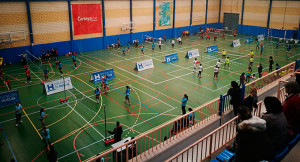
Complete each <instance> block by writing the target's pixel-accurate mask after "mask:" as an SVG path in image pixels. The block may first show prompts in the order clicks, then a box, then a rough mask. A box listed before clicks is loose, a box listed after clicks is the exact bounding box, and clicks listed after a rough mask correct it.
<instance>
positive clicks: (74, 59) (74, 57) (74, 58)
mask: <svg viewBox="0 0 300 162" xmlns="http://www.w3.org/2000/svg"><path fill="white" fill-rule="evenodd" d="M72 60H73V64H74V67H75V69H77V65H76V60H77V58H76V56H75V54H72Z"/></svg>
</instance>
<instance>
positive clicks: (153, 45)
mask: <svg viewBox="0 0 300 162" xmlns="http://www.w3.org/2000/svg"><path fill="white" fill-rule="evenodd" d="M154 47H155V44H154V42H153V43H152V51H154Z"/></svg>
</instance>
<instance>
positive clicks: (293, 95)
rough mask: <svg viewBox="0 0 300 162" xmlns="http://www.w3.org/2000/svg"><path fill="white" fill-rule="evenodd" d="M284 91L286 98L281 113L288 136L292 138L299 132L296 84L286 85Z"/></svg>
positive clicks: (292, 82)
mask: <svg viewBox="0 0 300 162" xmlns="http://www.w3.org/2000/svg"><path fill="white" fill-rule="evenodd" d="M285 91H286V93H287V94H288V96H287V98H286V99H285V101H284V104H283V113H284V115H285V118H286V120H287V122H288V134H289V136H290V137H291V138H293V137H294V136H296V135H297V133H299V132H300V106H299V105H300V93H299V86H298V84H297V82H295V81H291V82H288V83H286V84H285Z"/></svg>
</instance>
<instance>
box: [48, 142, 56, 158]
mask: <svg viewBox="0 0 300 162" xmlns="http://www.w3.org/2000/svg"><path fill="white" fill-rule="evenodd" d="M47 158H48V160H49V162H56V161H57V152H56V151H55V150H54V147H53V146H52V145H51V146H50V151H49V152H48V154H47Z"/></svg>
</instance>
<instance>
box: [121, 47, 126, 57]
mask: <svg viewBox="0 0 300 162" xmlns="http://www.w3.org/2000/svg"><path fill="white" fill-rule="evenodd" d="M125 51H126V48H125V46H124V48H123V50H122V54H123V55H124V56H125V55H126V54H125Z"/></svg>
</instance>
